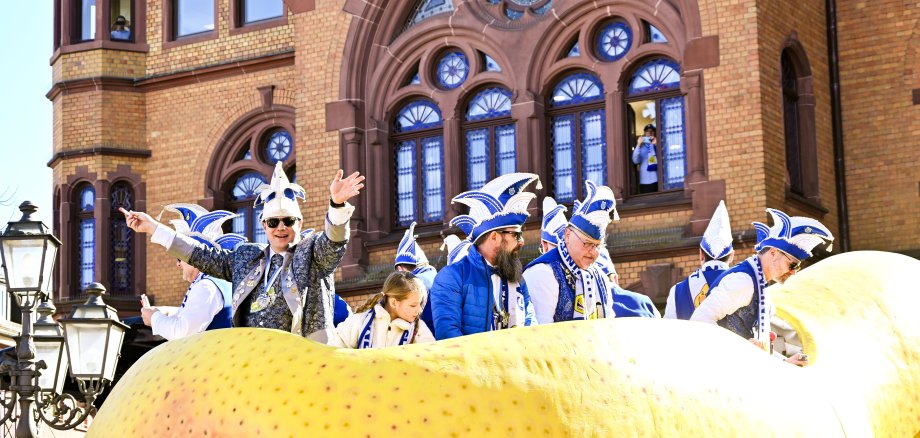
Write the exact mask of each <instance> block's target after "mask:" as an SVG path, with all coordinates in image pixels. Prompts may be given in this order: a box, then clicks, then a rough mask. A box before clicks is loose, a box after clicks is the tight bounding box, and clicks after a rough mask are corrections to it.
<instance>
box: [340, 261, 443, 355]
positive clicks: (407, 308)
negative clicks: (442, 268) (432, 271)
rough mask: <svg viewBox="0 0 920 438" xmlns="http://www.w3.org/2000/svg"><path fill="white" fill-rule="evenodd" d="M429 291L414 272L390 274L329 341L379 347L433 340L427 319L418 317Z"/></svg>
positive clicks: (354, 345) (361, 346)
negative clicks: (426, 322)
mask: <svg viewBox="0 0 920 438" xmlns="http://www.w3.org/2000/svg"><path fill="white" fill-rule="evenodd" d="M427 295H428V290H427V288H425V285H424V284H422V281H421V278H419V277H416V276H415V275H413V274H412V273H411V272H407V271H396V272H393V273H391V274H390V275H389V276H387V279H386V280H385V281H384V282H383V290H381V291H380V293H379V294H375V295H374V296H373V297H371V298H369V299H368V300H367V302H365V303H364V305H362V306H361V307H360V308H359V309H358V311H357V313H355V314H354V315H351V316H350V317H348V319H346V320H345V321H344V322H343V323H341V324H339V325H338V326H337V327H336V329H335V335H334V336H330V337H329V342H328V344H329V345H331V346H333V347H344V348H357V349H362V348H379V347H391V346H395V345H407V344H419V343H422V342H434V335H432V334H431V331H430V330H429V329H428V326H427V325H426V324H425V321H422V320H421V319H419V314H420V313H421V312H422V308H423V307H425V301H426V298H427Z"/></svg>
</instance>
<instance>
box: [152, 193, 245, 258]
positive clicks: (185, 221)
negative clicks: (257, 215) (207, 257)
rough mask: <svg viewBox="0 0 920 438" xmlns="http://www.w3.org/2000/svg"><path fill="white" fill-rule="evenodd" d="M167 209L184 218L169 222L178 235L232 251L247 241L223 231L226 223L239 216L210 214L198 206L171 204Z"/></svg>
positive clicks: (224, 213) (227, 212) (215, 212)
mask: <svg viewBox="0 0 920 438" xmlns="http://www.w3.org/2000/svg"><path fill="white" fill-rule="evenodd" d="M166 209H167V210H169V211H174V212H176V213H179V215H181V216H182V219H172V220H170V221H169V222H170V223H171V224H172V225H173V228H175V229H176V232H177V233H180V234H184V235H186V236H189V237H191V238H192V239H195V240H197V241H198V242H201V243H202V244H204V245H205V246H207V247H209V248H218V249H220V248H222V249H228V250H232V249H233V248H236V246H237V245H239V244H240V243H243V242H245V241H246V238H245V237H243V236H241V235H239V234H235V233H228V234H224V232H223V230H222V229H221V227H222V226H223V224H224V222H226V221H227V220H229V219H233V218H235V217H237V216H239V215H237V214H234V213H231V212H229V211H226V210H216V211H210V212H209V211H208V210H207V209H205V208H204V207H202V206H200V205H196V204H169V205H167V206H166Z"/></svg>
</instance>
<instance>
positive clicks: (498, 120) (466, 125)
mask: <svg viewBox="0 0 920 438" xmlns="http://www.w3.org/2000/svg"><path fill="white" fill-rule="evenodd" d="M483 55H484V56H488V55H485V54H483ZM483 64H484V63H483ZM482 67H483V68H484V67H485V65H482ZM489 89H501V90H503V91H506V92H508V93H510V96H509V99H510V100H511V101H513V100H514V92H513V91H512V90H510V89H508V88H506V87H504V86H503V85H501V84H498V83H494V84H490V83H487V84H482V85H480V86H478V87H477V88H475V89H471V90H469V92H467V93H466V95H465V97H466V98H465V99H464V100H463V101H462V106H461V107H460V108H461V109H462V111H461V114H462V116H461V117H462V121H461V122H460V148H461V151H460V154H461V156H463V160H461V163H460V165H461V166H462V169H461V170H462V178H463V183H462V189H461V190H464V191H466V190H470V187H469V171H470V170H469V160H468V159H467V149H468V141H467V138H466V135H467V133H468V132H469V131H474V130H478V129H486V130H488V135H489V137H488V138H489V147H490V150H489V152H488V156H489V158H491V160H492V161H490V162H489V163H488V167H489V170H488V171H489V172H490V173H491V175H492V178H495V177H497V176H498V162H497V160H496V158H497V157H498V145H497V144H496V141H495V140H496V130H497V129H498V128H500V127H503V126H508V125H511V126H513V127H514V154H515V157H517V148H518V141H517V129H518V127H517V121H516V120H514V118H513V117H512V115H511V113H510V112H509V113H508V114H504V115H499V116H496V117H483V118H479V119H476V120H470V119H469V118H468V117H467V114H468V113H469V107H470V105H471V104H472V103H473V100H474V99H476V97H478V96H479V94H480V93H482V92H484V91H488V90H489ZM515 161H517V160H516V159H515ZM515 171H517V163H515ZM486 182H488V181H486Z"/></svg>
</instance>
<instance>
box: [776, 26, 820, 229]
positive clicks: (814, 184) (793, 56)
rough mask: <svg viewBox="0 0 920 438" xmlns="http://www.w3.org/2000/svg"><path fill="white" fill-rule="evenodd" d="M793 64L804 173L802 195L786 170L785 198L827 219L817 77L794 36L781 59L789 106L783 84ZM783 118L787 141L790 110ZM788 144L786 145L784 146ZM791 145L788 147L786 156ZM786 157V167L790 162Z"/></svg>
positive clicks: (782, 96)
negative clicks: (820, 170) (820, 162)
mask: <svg viewBox="0 0 920 438" xmlns="http://www.w3.org/2000/svg"><path fill="white" fill-rule="evenodd" d="M784 60H785V61H788V62H790V63H791V65H790V66H789V67H790V68H791V70H792V72H793V73H794V74H795V94H796V95H795V96H794V101H795V110H796V114H794V116H795V119H796V131H797V134H798V135H797V139H796V140H794V141H796V145H795V146H797V149H798V154H799V157H798V162H799V168H800V172H801V179H802V181H801V184H802V187H801V192H798V191H797V190H795V188H794V187H792V185H791V181H790V179H791V176H790V175H789V174H788V167H784V169H783V171H784V173H786V183H785V197H786V200H787V201H788V202H791V203H793V204H797V205H799V206H802V207H804V208H806V209H808V210H809V211H811V212H812V213H813V214H818V215H821V216H823V214H825V213H827V209H826V208H825V207H823V206H822V204H821V196H820V191H819V190H818V187H819V183H820V181H819V180H818V146H817V129H816V122H815V92H814V76H813V74H812V71H811V64H810V63H809V62H808V56H807V53H806V51H805V47H804V46H803V45H802V43H801V42H800V41H799V40H798V37H797V35H796V34H795V33H794V32H793V33H792V34H790V35H789V36H787V37H786V39H785V41H783V44H782V47H781V50H780V56H779V59H778V61H779V64H778V67H779V70H778V71H779V73H780V74H779V83H778V84H777V85H778V92H779V93H780V102H782V104H783V105H785V97H786V94H787V91H786V90H785V87H784V84H783V82H784V81H783V75H784V65H785V61H784ZM781 114H783V127H784V130H783V139H784V142H785V141H786V140H787V139H786V132H787V127H786V109H785V106H784V107H783V108H781ZM784 144H786V143H784ZM788 150H789V145H788V144H786V149H785V151H786V153H788ZM785 156H786V155H785V154H784V166H787V164H785V163H786V162H787V161H786V159H785Z"/></svg>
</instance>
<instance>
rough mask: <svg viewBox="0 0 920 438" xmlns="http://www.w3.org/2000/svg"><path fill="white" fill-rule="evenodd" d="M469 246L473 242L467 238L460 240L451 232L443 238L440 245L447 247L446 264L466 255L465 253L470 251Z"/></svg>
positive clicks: (443, 247) (442, 247)
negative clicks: (442, 242)
mask: <svg viewBox="0 0 920 438" xmlns="http://www.w3.org/2000/svg"><path fill="white" fill-rule="evenodd" d="M471 246H473V243H472V242H470V241H469V240H467V239H463V240H460V238H459V237H457V236H456V235H453V234H451V235H449V236H447V237H445V238H444V244H443V245H441V249H442V250H443V249H445V248H446V249H447V264H448V265H452V264H454V263H456V262H458V261H460V260H461V259H463V258H464V257H466V253H468V252H469V251H470V247H471Z"/></svg>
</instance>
